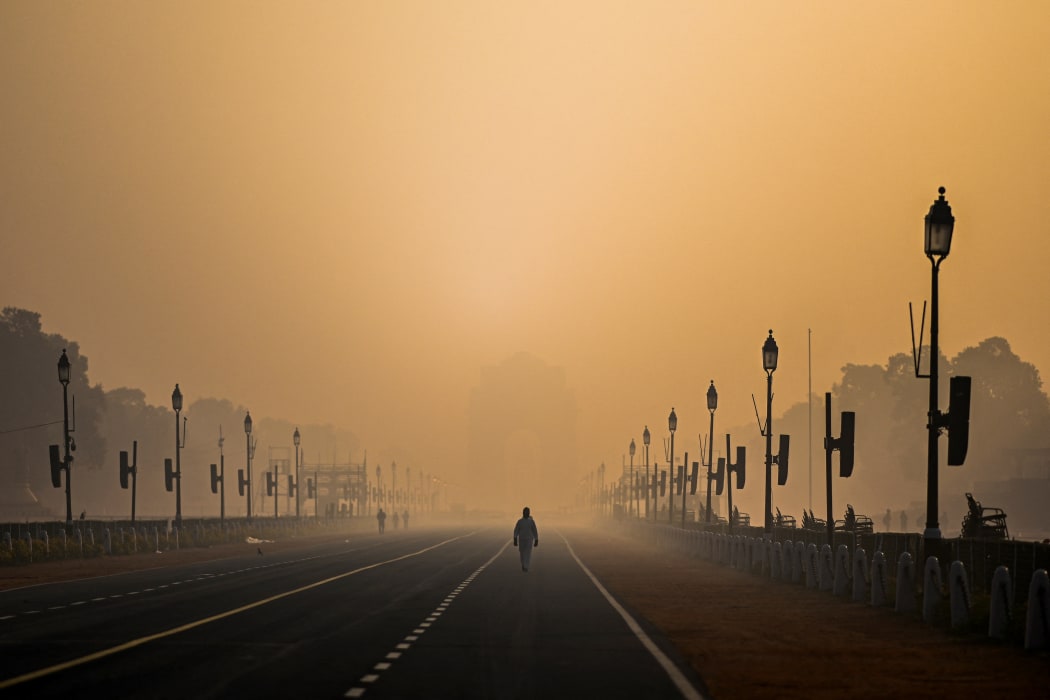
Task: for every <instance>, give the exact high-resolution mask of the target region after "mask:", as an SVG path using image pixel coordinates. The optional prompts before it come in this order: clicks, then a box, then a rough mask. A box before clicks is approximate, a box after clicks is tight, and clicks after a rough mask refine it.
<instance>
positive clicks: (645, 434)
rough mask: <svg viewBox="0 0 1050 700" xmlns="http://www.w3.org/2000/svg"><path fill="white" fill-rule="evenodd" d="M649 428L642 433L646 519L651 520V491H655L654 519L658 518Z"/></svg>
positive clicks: (654, 469)
mask: <svg viewBox="0 0 1050 700" xmlns="http://www.w3.org/2000/svg"><path fill="white" fill-rule="evenodd" d="M649 439H650V438H649V426H648V425H647V426H645V431H644V432H643V433H642V444H643V445H645V489H646V491H645V519H646V520H648V519H649V489H652V491H653V518H654V519H655V517H656V488H655V485H656V481H655V478H656V465H653V479H654V481H653V483H652V485H650V483H649Z"/></svg>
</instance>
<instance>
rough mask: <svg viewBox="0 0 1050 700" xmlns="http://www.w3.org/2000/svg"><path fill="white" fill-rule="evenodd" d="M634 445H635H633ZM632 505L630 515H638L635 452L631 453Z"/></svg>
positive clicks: (629, 510) (629, 507)
mask: <svg viewBox="0 0 1050 700" xmlns="http://www.w3.org/2000/svg"><path fill="white" fill-rule="evenodd" d="M632 444H633V443H632ZM630 479H631V493H630V496H631V503H630V505H629V506H628V515H631V516H636V515H638V510H637V508H638V481H637V480H636V479H635V478H634V452H631V476H630Z"/></svg>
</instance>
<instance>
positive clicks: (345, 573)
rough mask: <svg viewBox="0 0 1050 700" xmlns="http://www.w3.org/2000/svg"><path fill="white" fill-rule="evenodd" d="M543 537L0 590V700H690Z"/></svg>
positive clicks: (640, 637) (330, 550)
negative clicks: (524, 549)
mask: <svg viewBox="0 0 1050 700" xmlns="http://www.w3.org/2000/svg"><path fill="white" fill-rule="evenodd" d="M572 540H573V534H572V530H564V531H557V530H554V529H545V530H544V531H542V532H541V546H540V547H539V548H537V549H536V550H534V552H533V562H532V567H531V569H530V571H529V572H527V573H525V572H523V571H522V570H521V567H520V565H519V563H518V556H517V550H515V549H514V548H513V547H512V546H511V545H510V527H509V526H508V527H506V528H491V527H490V528H470V527H460V528H445V529H435V530H411V531H405V530H401V531H393V530H390V529H388V530H387V532H386V534H384V535H382V536H380V535H378V534H375V535H355V536H353V537H351V538H350V539H349V540H347V541H345V542H340V543H328V544H323V545H314V546H310V547H304V548H300V549H296V550H286V551H285V552H283V553H281V554H267V552H266V545H265V544H263V545H262V553H261V554H253V555H252V556H242V557H237V558H231V559H221V560H215V561H211V562H206V563H198V564H193V565H183V566H178V567H165V568H158V569H152V570H146V571H137V572H130V573H125V574H120V575H115V576H109V577H102V578H95V579H88V580H81V581H72V582H65V583H55V584H48V585H40V586H33V587H29V588H22V589H14V590H10V591H4V592H0V659H2V662H0V669H2V671H0V696H3V697H8V696H10V697H34V698H44V697H71V696H90V697H102V696H108V697H121V698H218V697H234V696H236V697H245V698H248V697H254V698H272V697H296V698H304V697H308V698H340V697H364V698H369V699H372V698H412V697H421V698H422V697H425V698H570V697H571V698H578V697H602V698H639V697H642V698H674V697H685V698H702V697H704V695H703V690H702V684H701V683H700V681H699V680H698V679H697V678H696V677H695V675H694V674H693V673H692V671H690V670H689V669H688V668H687V667H686V666H685V665H684V664H682V663H681V661H680V659H679V658H677V656H676V654H675V652H674V651H673V650H672V649H671V646H670V644H669V643H668V642H667V641H666V640H665V639H664V638H663V637H662V636H661V635H660V634H659V633H658V632H657V631H655V630H654V629H652V628H651V627H649V626H648V625H647V623H645V621H644V620H640V619H637V618H635V617H633V616H632V615H631V614H630V613H629V611H626V610H624V609H623V608H622V607H621V606H620V604H619V603H618V602H616V601H615V600H614V599H613V598H612V597H611V596H610V595H609V594H608V593H607V592H606V591H605V590H604V588H603V587H602V586H601V584H600V582H599V581H597V580H596V579H595V578H594V577H593V575H592V574H591V573H590V572H589V570H588V569H587V568H586V562H582V561H580V560H579V559H578V558H577V556H576V553H575V552H574V551H573V549H572V546H571V545H572Z"/></svg>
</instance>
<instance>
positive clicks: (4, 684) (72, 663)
mask: <svg viewBox="0 0 1050 700" xmlns="http://www.w3.org/2000/svg"><path fill="white" fill-rule="evenodd" d="M473 534H475V533H473V532H471V533H468V534H466V535H460V536H459V537H453V538H451V539H447V540H444V541H443V542H438V543H437V544H433V545H431V546H429V547H424V548H423V549H420V550H418V551H416V552H410V553H408V554H403V555H401V556H400V557H394V558H393V559H387V560H386V561H379V562H376V563H375V564H369V565H368V566H362V567H360V568H357V569H354V570H353V571H347V572H345V573H342V574H339V575H338V576H332V577H331V578H326V579H323V580H321V581H315V582H314V583H311V584H308V585H306V586H301V587H300V588H295V589H293V590H290V591H285V592H284V593H278V594H277V595H273V596H270V597H269V598H263V599H262V600H257V601H255V602H254V603H248V604H247V605H242V606H240V607H239V608H234V609H232V610H227V611H226V612H222V613H219V614H217V615H212V616H211V617H205V618H202V619H200V620H195V621H193V622H187V623H186V624H184V625H179V626H178V627H172V628H171V629H169V630H164V631H163V632H157V633H156V634H150V635H146V636H145V637H139V638H138V639H132V640H130V641H127V642H124V643H123V644H118V645H117V646H115V647H110V648H108V649H103V650H101V651H96V652H94V653H91V654H87V655H85V656H81V657H78V658H76V659H70V660H69V661H63V662H62V663H60V664H55V665H54V666H48V667H46V668H41V669H38V670H36V671H30V672H29V673H24V674H22V675H21V676H15V677H14V678H8V679H6V680H3V681H0V690H2V689H4V688H10V687H11V686H15V685H19V684H20V683H26V682H28V681H32V680H36V679H37V678H43V677H44V676H50V675H51V674H53V673H58V672H59V671H65V670H67V669H70V668H75V667H77V666H83V665H84V664H88V663H91V662H92V661H98V660H99V659H104V658H106V657H107V656H113V655H114V654H119V653H121V652H123V651H127V650H128V649H134V648H135V647H140V646H142V645H143V644H149V643H150V642H155V641H157V640H158V639H163V638H165V637H171V636H173V635H176V634H180V633H182V632H186V631H187V630H191V629H193V628H195V627H200V626H201V625H206V624H208V623H209V622H215V621H216V620H222V619H224V618H227V617H230V616H232V615H236V614H238V613H242V612H244V611H246V610H251V609H253V608H258V607H261V606H263V605H266V604H267V603H272V602H274V601H275V600H280V599H282V598H287V597H288V596H292V595H295V594H297V593H302V592H304V591H309V590H311V589H313V588H317V587H318V586H323V585H325V584H328V583H331V582H332V581H338V580H339V579H343V578H346V577H347V576H353V575H354V574H359V573H361V572H362V571H368V570H369V569H376V568H378V567H380V566H385V565H386V564H393V563H394V562H398V561H401V560H402V559H408V558H410V557H415V556H419V555H420V554H424V553H425V552H429V551H430V550H432V549H437V548H438V547H443V546H445V545H446V544H449V543H450V542H455V541H456V540H460V539H463V538H464V537H470V536H471V535H473Z"/></svg>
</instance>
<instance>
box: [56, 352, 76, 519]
mask: <svg viewBox="0 0 1050 700" xmlns="http://www.w3.org/2000/svg"><path fill="white" fill-rule="evenodd" d="M58 381H59V383H60V384H61V385H62V438H63V439H62V444H63V445H65V448H64V450H65V452H64V453H63V454H64V456H63V458H62V466H61V469H62V471H64V472H65V473H66V523H67V524H72V523H73V496H72V493H71V491H70V486H69V482H70V478H69V477H70V472H71V471H72V469H71V467H72V466H73V455H72V454H70V453H71V452H72V449H73V448H72V443H73V438H72V437H70V435H69V357H67V356H66V351H65V350H63V351H62V357H60V358H58ZM52 450H53V451H54V448H52ZM52 472H54V466H52ZM51 478H52V481H54V478H55V475H54V473H52V475H51ZM55 485H56V486H57V485H58V484H55Z"/></svg>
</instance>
